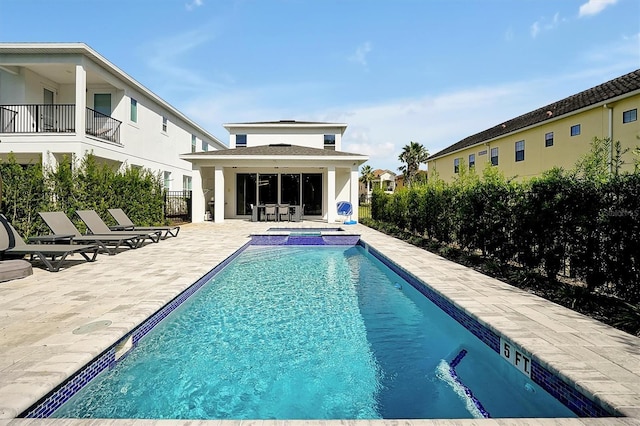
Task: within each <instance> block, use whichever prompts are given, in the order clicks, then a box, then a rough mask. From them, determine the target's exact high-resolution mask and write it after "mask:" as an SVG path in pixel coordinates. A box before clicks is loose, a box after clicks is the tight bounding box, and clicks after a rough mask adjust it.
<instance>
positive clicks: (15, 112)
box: [0, 104, 122, 144]
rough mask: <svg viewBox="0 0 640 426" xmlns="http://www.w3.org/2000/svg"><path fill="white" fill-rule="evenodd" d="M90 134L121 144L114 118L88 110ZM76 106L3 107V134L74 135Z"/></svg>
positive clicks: (0, 108)
mask: <svg viewBox="0 0 640 426" xmlns="http://www.w3.org/2000/svg"><path fill="white" fill-rule="evenodd" d="M86 110H87V112H86V133H87V134H88V135H91V136H95V137H97V138H99V139H103V140H106V141H110V142H113V143H116V144H120V125H121V124H122V122H121V121H120V120H116V119H115V118H113V117H109V116H108V115H105V114H102V113H100V112H98V111H94V110H92V109H91V108H87V109H86ZM75 131H76V106H75V105H73V104H23V105H0V133H74V132H75Z"/></svg>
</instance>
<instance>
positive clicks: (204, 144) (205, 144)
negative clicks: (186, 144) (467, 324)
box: [202, 141, 209, 152]
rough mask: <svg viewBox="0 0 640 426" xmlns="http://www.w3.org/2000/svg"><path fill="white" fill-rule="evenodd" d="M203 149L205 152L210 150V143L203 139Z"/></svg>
mask: <svg viewBox="0 0 640 426" xmlns="http://www.w3.org/2000/svg"><path fill="white" fill-rule="evenodd" d="M202 151H203V152H207V151H209V144H208V143H207V142H206V141H202Z"/></svg>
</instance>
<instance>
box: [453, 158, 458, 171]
mask: <svg viewBox="0 0 640 426" xmlns="http://www.w3.org/2000/svg"><path fill="white" fill-rule="evenodd" d="M453 173H460V159H459V158H454V159H453Z"/></svg>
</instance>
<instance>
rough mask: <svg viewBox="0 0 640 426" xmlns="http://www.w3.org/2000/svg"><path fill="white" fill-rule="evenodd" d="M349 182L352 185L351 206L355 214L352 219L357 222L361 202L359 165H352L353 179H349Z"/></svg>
mask: <svg viewBox="0 0 640 426" xmlns="http://www.w3.org/2000/svg"><path fill="white" fill-rule="evenodd" d="M349 183H350V186H351V191H350V193H351V194H350V197H351V200H350V203H351V206H352V207H353V214H352V215H351V219H352V220H355V221H356V222H357V221H358V205H359V204H360V198H359V197H358V190H359V186H358V183H359V180H358V166H357V165H354V166H351V179H349Z"/></svg>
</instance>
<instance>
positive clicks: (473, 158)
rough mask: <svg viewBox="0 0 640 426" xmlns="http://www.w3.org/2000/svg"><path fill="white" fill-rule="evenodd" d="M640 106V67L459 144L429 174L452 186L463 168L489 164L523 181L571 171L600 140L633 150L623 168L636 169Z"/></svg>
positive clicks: (435, 158) (436, 159)
mask: <svg viewBox="0 0 640 426" xmlns="http://www.w3.org/2000/svg"><path fill="white" fill-rule="evenodd" d="M638 107H640V69H639V70H636V71H633V72H630V73H628V74H625V75H623V76H621V77H618V78H615V79H613V80H611V81H608V82H606V83H603V84H600V85H598V86H595V87H593V88H591V89H588V90H585V91H583V92H580V93H577V94H575V95H572V96H569V97H568V98H565V99H562V100H560V101H558V102H554V103H552V104H550V105H547V106H544V107H542V108H538V109H536V110H535V111H531V112H528V113H526V114H523V115H521V116H519V117H516V118H513V119H511V120H508V121H505V122H504V123H501V124H499V125H497V126H494V127H491V128H489V129H486V130H484V131H482V132H480V133H477V134H475V135H472V136H469V137H467V138H465V139H462V140H461V141H458V142H456V143H454V144H453V145H451V146H449V147H447V148H445V149H443V150H441V151H440V152H437V153H436V154H433V155H432V156H430V157H429V159H428V160H427V164H428V168H429V176H430V177H431V176H433V175H434V174H436V173H437V175H438V176H439V177H440V178H441V179H443V180H444V181H446V182H449V181H451V180H453V179H454V177H455V176H456V175H457V174H458V173H459V171H460V167H468V168H476V169H477V168H479V169H478V170H482V168H484V167H485V166H486V165H487V163H489V164H492V165H493V166H495V167H498V168H499V169H500V170H501V171H502V172H503V173H504V175H505V176H506V177H509V178H516V179H518V180H521V179H526V178H530V177H533V176H539V175H540V174H542V173H543V172H544V171H546V170H549V169H551V168H553V167H556V166H557V167H562V168H564V169H571V168H573V167H574V165H575V163H576V161H577V160H578V159H579V158H580V157H581V156H583V155H584V154H585V153H587V152H588V151H589V149H590V144H591V142H592V141H593V139H594V138H596V137H597V138H600V139H604V138H610V139H611V140H612V141H614V142H615V141H620V143H621V145H622V148H623V150H624V149H626V148H629V151H628V152H627V153H626V154H624V155H623V160H624V162H625V164H624V165H623V170H630V169H631V170H632V169H633V162H634V158H635V157H634V156H633V153H632V151H633V149H634V148H636V147H637V146H640V122H639V121H638Z"/></svg>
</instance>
